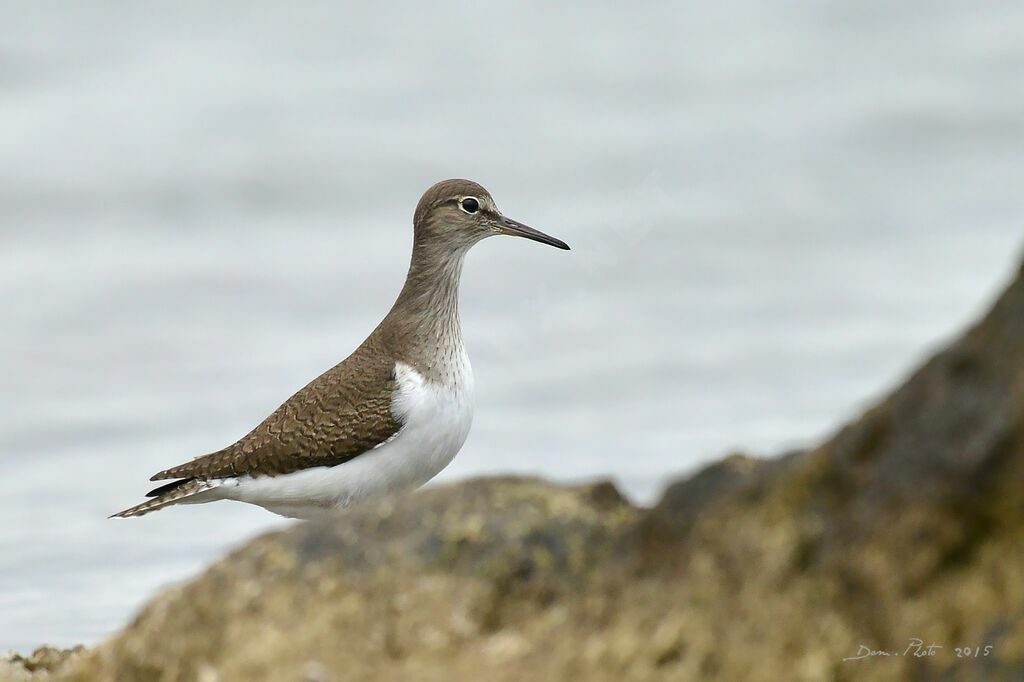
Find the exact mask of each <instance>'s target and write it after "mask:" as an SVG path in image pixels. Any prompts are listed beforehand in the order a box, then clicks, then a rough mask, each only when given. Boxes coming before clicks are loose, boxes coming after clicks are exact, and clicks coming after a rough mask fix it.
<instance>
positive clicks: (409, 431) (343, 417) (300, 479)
mask: <svg viewBox="0 0 1024 682" xmlns="http://www.w3.org/2000/svg"><path fill="white" fill-rule="evenodd" d="M493 235H510V236H516V237H525V238H526V239H531V240H534V241H537V242H541V243H543V244H548V245H550V246H554V247H557V248H559V249H564V250H569V245H568V244H566V243H565V242H563V241H562V240H560V239H556V238H555V237H552V236H550V235H547V234H545V233H543V232H541V231H539V230H536V229H534V228H532V227H529V226H527V225H524V224H523V223H520V222H517V221H515V220H512V219H510V218H506V217H505V216H504V215H503V214H502V213H501V212H500V211H499V210H498V207H497V205H496V204H495V202H494V199H493V198H492V197H491V194H490V193H489V192H488V191H487V190H486V189H484V188H483V187H482V186H481V185H479V184H477V183H476V182H473V181H471V180H463V179H451V180H444V181H441V182H438V183H437V184H435V185H433V186H432V187H430V188H429V189H428V190H427V191H426V192H425V193H424V194H423V197H422V198H421V199H420V200H419V203H418V204H417V205H416V210H415V212H414V214H413V247H412V258H411V261H410V264H409V270H408V274H407V275H406V278H405V284H404V286H403V287H402V290H401V292H400V293H399V294H398V298H397V299H396V300H395V303H394V305H393V306H392V307H391V310H390V311H389V312H388V313H387V315H386V316H385V317H384V319H383V320H382V321H381V322H380V324H378V325H377V327H376V328H375V329H374V330H373V331H372V332H371V333H370V335H369V336H367V337H366V340H365V341H363V342H362V344H360V345H359V347H357V348H356V349H355V350H354V351H353V352H352V353H351V354H350V355H349V356H348V357H347V358H345V359H344V360H343V361H341V362H340V363H339V364H337V365H336V366H334V367H333V368H331V369H329V370H327V371H326V372H324V373H323V374H321V375H320V376H318V377H317V378H316V379H314V380H313V381H311V382H310V383H309V384H307V385H306V386H305V387H304V388H302V389H300V390H299V391H298V392H297V393H295V394H294V395H293V396H291V397H290V398H289V399H288V400H286V401H285V402H284V403H283V404H282V405H281V406H280V407H278V408H277V409H276V410H274V412H273V413H272V414H271V415H270V416H268V417H267V418H266V419H264V420H263V421H262V422H261V423H260V424H259V425H257V426H256V428H254V429H253V430H252V431H251V432H249V433H248V434H247V435H245V436H243V437H242V438H241V439H239V440H238V441H236V442H235V443H233V444H231V445H229V446H227V447H225V448H223V449H221V450H217V451H216V452H212V453H210V454H206V455H203V456H200V457H197V458H195V459H193V460H191V461H189V462H186V463H184V464H181V465H178V466H174V467H171V468H169V469H165V470H163V471H160V472H158V473H157V474H155V475H153V476H152V477H151V479H150V480H151V481H167V482H166V483H164V484H163V485H160V486H159V487H157V488H155V489H153V490H151V491H150V492H149V493H147V497H148V498H149V499H147V500H146V501H144V502H142V503H141V504H137V505H135V506H133V507H129V508H128V509H125V510H123V511H120V512H118V513H116V514H113V515H112V516H111V517H110V518H115V517H117V518H127V517H135V516H142V515H144V514H148V513H150V512H153V511H156V510H158V509H163V508H165V507H168V506H172V505H177V504H194V503H206V502H213V501H217V500H235V501H240V502H246V503H250V504H254V505H258V506H260V507H263V508H265V509H267V510H269V511H271V512H273V513H276V514H279V515H281V516H286V517H291V518H297V519H314V518H319V517H323V516H324V515H329V514H332V513H335V512H337V511H339V510H343V509H346V508H348V507H350V506H351V505H354V504H357V503H360V502H363V501H365V500H370V499H374V498H379V497H385V496H389V495H392V494H397V493H400V492H403V491H406V490H411V489H414V488H417V487H419V486H421V485H423V484H425V483H426V482H427V481H429V480H430V479H432V478H433V477H434V476H436V475H437V474H438V473H440V472H441V470H443V469H444V468H445V467H446V466H447V465H448V464H449V463H450V462H451V461H452V459H454V457H455V455H456V454H457V453H458V452H459V450H460V449H461V448H462V445H463V443H465V441H466V437H467V436H468V435H469V430H470V425H471V424H472V420H473V406H474V400H473V393H474V382H473V370H472V367H471V366H470V362H469V356H468V355H467V353H466V349H465V345H464V344H463V336H462V328H461V323H460V320H459V281H460V277H461V274H462V266H463V262H464V259H465V256H466V253H467V252H468V251H469V250H470V249H471V248H472V247H473V246H474V245H475V244H477V243H478V242H480V241H481V240H483V239H485V238H486V237H490V236H493Z"/></svg>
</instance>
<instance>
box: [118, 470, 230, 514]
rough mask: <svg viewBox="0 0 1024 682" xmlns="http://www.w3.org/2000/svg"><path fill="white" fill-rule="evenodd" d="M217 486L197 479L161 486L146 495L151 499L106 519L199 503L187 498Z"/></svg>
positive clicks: (216, 483) (211, 482) (217, 482)
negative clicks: (177, 505)
mask: <svg viewBox="0 0 1024 682" xmlns="http://www.w3.org/2000/svg"><path fill="white" fill-rule="evenodd" d="M218 485H219V481H203V480H200V479H198V478H186V479H183V480H181V481H173V482H171V483H168V484H167V485H162V486H160V487H159V488H157V489H155V490H151V491H149V493H148V495H149V496H150V497H152V498H153V499H151V500H146V501H145V502H143V503H141V504H137V505H135V506H134V507H129V508H128V509H125V510H124V511H119V512H117V513H116V514H111V515H110V516H109V517H108V518H111V519H113V518H119V519H127V518H128V517H130V516H142V515H144V514H148V513H149V512H152V511H156V510H157V509H163V508H164V507H169V506H170V505H172V504H181V503H184V502H199V501H200V500H192V499H189V498H192V497H195V496H197V495H200V494H201V493H205V492H207V491H209V490H213V489H214V488H216V487H218Z"/></svg>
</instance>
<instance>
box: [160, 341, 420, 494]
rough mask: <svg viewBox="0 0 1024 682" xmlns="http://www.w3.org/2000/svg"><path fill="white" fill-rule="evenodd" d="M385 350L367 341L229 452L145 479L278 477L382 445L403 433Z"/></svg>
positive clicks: (391, 368) (338, 461) (344, 459)
mask: <svg viewBox="0 0 1024 682" xmlns="http://www.w3.org/2000/svg"><path fill="white" fill-rule="evenodd" d="M382 350H383V349H381V348H379V347H376V346H375V343H374V341H373V340H372V338H371V339H370V340H367V342H366V343H364V344H363V345H362V346H360V347H359V348H358V349H357V350H356V351H355V352H354V353H352V355H350V356H349V357H348V358H346V359H345V360H344V361H343V362H342V363H341V364H339V365H337V366H336V367H334V368H333V369H330V370H328V371H326V372H324V373H323V374H321V375H320V376H319V377H317V378H316V379H314V380H313V381H312V382H310V383H309V385H307V386H306V387H305V388H303V389H302V390H300V391H299V392H298V393H296V394H295V395H293V396H292V397H291V398H289V399H288V400H287V401H286V402H285V403H284V404H283V405H281V407H279V408H277V409H276V410H275V411H274V413H273V414H271V415H270V416H269V417H267V418H266V419H265V420H263V423H261V424H260V425H259V426H257V427H256V428H255V429H253V430H252V432H251V433H249V435H247V436H245V437H244V438H242V439H241V440H239V441H238V442H237V443H235V444H234V445H230V446H228V447H226V448H224V449H223V450H219V451H218V452H214V453H211V454H209V455H204V456H202V457H198V458H196V459H194V460H192V461H191V462H188V463H187V464H182V465H180V466H176V467H172V468H170V469H167V470H165V471H161V472H160V473H158V474H156V475H155V476H153V477H152V478H151V479H150V480H153V481H156V480H160V479H168V478H200V479H209V478H228V477H232V476H239V475H242V474H249V475H252V476H276V475H279V474H287V473H291V472H293V471H298V470H300V469H305V468H308V467H314V466H335V465H337V464H341V463H342V462H347V461H348V460H350V459H353V458H354V457H357V456H359V455H361V454H362V453H364V452H366V451H367V450H370V449H372V448H374V447H376V446H377V445H380V444H381V443H383V442H384V441H386V440H387V439H388V438H390V437H391V436H393V435H394V434H395V433H397V432H398V430H399V429H400V428H401V424H400V423H399V422H398V421H397V420H396V419H395V418H394V416H393V415H392V414H391V399H392V396H393V394H394V392H395V390H396V386H397V385H396V382H395V376H394V361H393V360H392V359H391V356H390V354H389V353H386V352H381V351H382Z"/></svg>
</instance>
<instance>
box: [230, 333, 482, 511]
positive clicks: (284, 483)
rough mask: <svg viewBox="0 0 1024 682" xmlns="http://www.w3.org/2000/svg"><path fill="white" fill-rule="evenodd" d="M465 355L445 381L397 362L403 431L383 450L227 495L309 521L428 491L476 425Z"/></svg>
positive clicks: (251, 481) (246, 484)
mask: <svg viewBox="0 0 1024 682" xmlns="http://www.w3.org/2000/svg"><path fill="white" fill-rule="evenodd" d="M457 357H458V358H459V360H458V362H457V366H456V367H454V368H452V369H453V371H452V372H451V373H450V374H449V377H450V381H446V382H443V383H442V382H431V381H428V380H427V379H426V378H424V377H423V375H421V374H420V373H419V372H417V371H416V370H415V369H414V368H413V367H412V366H410V365H407V364H405V363H403V362H398V363H396V365H395V377H396V379H397V383H398V391H397V392H396V393H395V397H394V399H393V400H392V404H391V410H392V413H393V414H394V415H395V417H396V418H397V419H398V421H399V422H400V423H401V424H402V428H401V429H400V430H399V431H398V432H397V433H396V434H395V435H394V436H392V437H391V438H390V439H388V440H387V441H385V442H384V443H382V444H380V445H378V446H377V447H376V448H374V449H372V450H370V451H368V452H365V453H363V454H361V455H359V456H358V457H356V458H355V459H352V460H350V461H348V462H345V463H344V464H339V465H337V466H333V467H314V468H311V469H304V470H302V471H297V472H295V473H291V474H285V475H282V476H263V477H258V478H240V479H237V482H236V483H235V485H231V484H228V485H225V486H224V487H222V488H220V489H219V490H220V491H222V494H223V496H224V497H227V498H230V499H235V500H241V501H243V502H251V503H253V504H258V505H260V506H262V507H266V508H267V509H269V510H270V511H273V512H276V513H278V514H282V515H284V516H293V517H298V518H309V517H312V516H317V515H319V514H322V513H323V512H324V511H329V510H331V509H338V508H344V507H348V506H349V505H351V504H354V503H356V502H361V501H363V500H366V499H370V498H375V497H381V496H385V495H389V494H391V493H395V492H398V491H401V490H405V489H410V488H416V487H419V486H421V485H423V484H424V483H426V482H427V481H429V480H430V479H431V478H433V477H434V476H436V475H437V474H438V473H440V472H441V470H442V469H444V468H445V467H446V466H448V463H449V462H451V461H452V459H454V457H455V455H456V453H458V451H459V450H460V449H461V448H462V444H463V443H465V442H466V437H467V436H468V435H469V427H470V425H471V424H472V421H473V372H472V368H471V367H470V364H469V358H468V357H467V356H466V354H465V352H464V351H463V352H460V353H458V354H457Z"/></svg>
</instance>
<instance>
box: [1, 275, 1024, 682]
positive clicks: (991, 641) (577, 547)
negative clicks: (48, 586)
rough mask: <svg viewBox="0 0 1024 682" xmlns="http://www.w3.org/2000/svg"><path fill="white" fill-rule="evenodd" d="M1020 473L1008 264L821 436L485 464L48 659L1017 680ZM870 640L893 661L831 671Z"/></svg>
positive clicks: (122, 665)
mask: <svg viewBox="0 0 1024 682" xmlns="http://www.w3.org/2000/svg"><path fill="white" fill-rule="evenodd" d="M1022 484H1024V270H1022V272H1021V274H1020V275H1019V276H1018V279H1017V281H1015V282H1014V283H1012V284H1011V286H1010V287H1009V288H1008V289H1007V291H1006V292H1005V293H1004V294H1003V295H1002V296H1001V297H1000V299H999V300H998V301H997V303H996V304H995V306H994V307H993V308H992V310H991V311H990V313H989V314H988V315H987V316H986V317H985V318H984V319H983V320H982V321H981V322H979V323H978V324H977V325H976V326H974V327H973V328H972V329H970V330H969V331H968V332H967V333H966V334H965V335H964V336H963V337H962V338H960V339H959V340H957V341H955V342H954V343H952V344H950V345H949V347H948V348H947V349H945V350H943V351H941V352H939V353H938V354H936V355H935V356H934V357H933V358H932V359H930V360H929V361H928V362H926V363H925V364H924V365H923V366H922V367H921V368H920V369H918V370H917V371H915V372H914V373H913V374H912V375H911V376H910V377H909V379H908V380H907V381H906V382H905V383H904V384H903V385H902V386H901V387H899V388H898V389H897V390H896V391H894V392H893V393H892V394H891V395H890V396H889V397H887V398H886V399H884V400H882V401H880V402H879V403H878V404H877V405H875V406H874V407H872V408H871V409H869V410H867V411H866V412H865V414H864V415H863V416H861V417H860V418H859V419H857V420H856V421H854V422H853V423H852V424H850V425H848V426H846V427H844V428H843V429H841V430H839V431H838V433H836V435H835V436H834V437H832V438H830V439H828V440H827V441H826V442H825V443H823V444H821V445H820V446H819V447H817V448H814V449H812V450H809V451H806V452H797V453H791V454H789V455H787V456H785V457H783V458H779V459H775V460H770V461H765V460H758V459H754V458H750V457H745V456H742V455H734V456H730V457H729V458H727V459H726V460H724V461H723V462H720V463H718V464H715V465H712V466H710V467H708V468H706V469H704V470H703V471H701V472H700V473H698V474H697V475H696V476H693V477H691V478H689V479H688V480H685V481H682V482H680V483H677V484H674V485H672V486H670V487H669V488H668V490H667V491H666V493H665V495H664V496H663V498H662V500H661V501H660V502H659V503H658V504H657V505H655V506H654V507H653V508H652V509H639V508H636V507H633V506H632V505H630V504H629V503H628V502H627V501H625V500H624V499H623V498H622V496H621V495H619V493H618V491H617V490H615V488H614V486H612V485H611V484H608V483H598V484H593V485H587V486H575V487H565V486H557V485H553V484H549V483H545V482H543V481H539V480H535V479H522V478H502V479H485V480H476V481H467V482H464V483H460V484H456V485H448V486H436V487H433V488H429V489H427V490H424V491H421V492H420V493H417V494H415V495H411V496H407V497H405V498H403V499H400V500H397V501H394V502H388V503H384V504H380V505H377V506H371V507H366V508H363V509H359V510H355V511H353V512H352V513H350V514H347V515H346V516H345V517H343V518H342V519H340V520H339V521H337V522H335V523H331V524H306V525H298V526H296V527H293V528H290V529H288V530H286V531H283V532H279V533H273V534H270V535H266V536H263V537H261V538H258V539H256V540H254V541H252V542H250V543H249V544H247V545H246V546H245V547H243V548H241V549H239V550H238V551H236V552H234V553H232V554H231V555H229V556H227V557H225V558H224V559H223V560H221V561H219V562H218V563H216V564H214V565H213V566H212V567H211V568H209V569H208V570H207V571H206V572H205V573H204V574H202V575H200V576H199V577H197V578H196V579H195V580H193V581H191V582H190V583H188V584H186V585H183V586H181V587H177V588H174V589H171V590H169V591H167V592H165V593H164V594H161V595H159V596H158V597H157V598H155V599H154V600H153V601H151V602H150V603H149V604H148V605H146V606H145V607H144V608H143V609H142V611H141V612H140V613H139V615H138V616H137V617H136V618H135V620H134V621H133V622H132V623H130V624H129V625H128V626H127V627H126V628H125V629H124V631H123V632H122V633H121V634H119V635H117V636H116V637H114V638H113V639H111V640H110V641H108V642H106V643H104V644H102V645H100V646H98V647H97V648H96V649H94V650H93V651H91V652H88V653H87V654H84V655H78V656H75V657H74V658H73V659H71V661H70V662H68V663H66V664H63V665H60V666H58V667H56V668H55V669H54V672H53V673H51V674H52V676H53V677H55V678H56V679H60V680H104V681H106V680H132V681H136V680H138V681H139V682H146V681H150V680H152V681H157V680H159V681H162V682H169V681H172V680H197V679H201V680H207V679H208V680H222V681H224V682H230V681H233V680H264V679H268V680H292V679H295V680H303V679H304V680H316V681H317V682H325V681H328V680H331V681H338V682H344V681H346V680H370V681H373V680H395V679H415V680H427V681H430V680H446V681H448V680H452V681H458V680H477V679H480V678H484V679H487V680H488V681H489V682H501V681H503V680H524V679H529V680H534V679H537V680H574V681H575V680H588V681H589V680H594V681H598V682H599V681H601V680H617V681H618V680H627V681H628V680H840V681H841V680H860V679H871V680H880V681H885V680H894V681H895V680H906V679H950V680H953V679H955V680H1019V679H1024V581H1022V580H1021V578H1020V576H1021V575H1024V542H1022V540H1024V496H1022V495H1021V493H1020V491H1021V489H1022ZM916 641H920V644H918V645H914V644H913V642H916ZM931 644H935V645H936V647H940V648H935V647H932V648H929V645H931ZM915 646H916V648H914V647H915ZM986 647H989V648H986ZM865 648H866V649H868V650H873V651H876V652H890V653H893V654H901V655H893V656H872V657H865V658H863V659H861V660H844V658H851V657H857V656H858V653H860V652H862V651H863V650H864V649H865ZM958 648H959V649H960V650H959V652H958ZM928 651H931V652H932V654H933V655H921V654H922V652H925V653H926V652H928ZM915 652H916V653H917V654H918V655H914V653H915ZM903 654H906V655H903ZM41 658H45V656H44V657H41ZM21 672H23V673H24V674H26V675H28V674H30V673H29V672H27V667H26V666H22V667H21ZM19 674H20V673H19ZM0 676H2V673H0ZM14 679H17V678H14Z"/></svg>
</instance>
